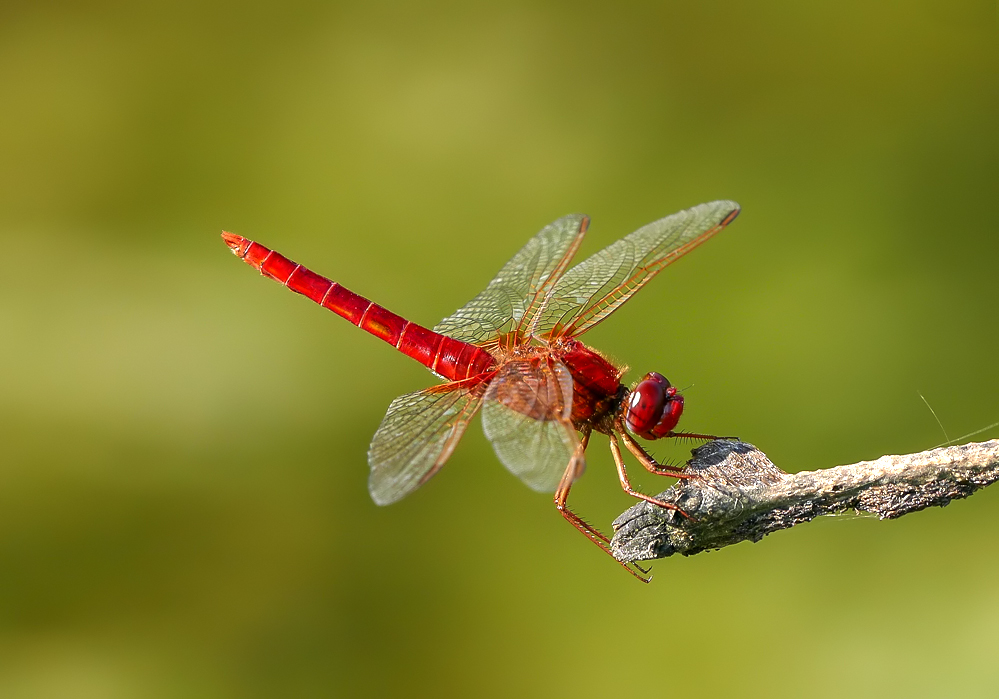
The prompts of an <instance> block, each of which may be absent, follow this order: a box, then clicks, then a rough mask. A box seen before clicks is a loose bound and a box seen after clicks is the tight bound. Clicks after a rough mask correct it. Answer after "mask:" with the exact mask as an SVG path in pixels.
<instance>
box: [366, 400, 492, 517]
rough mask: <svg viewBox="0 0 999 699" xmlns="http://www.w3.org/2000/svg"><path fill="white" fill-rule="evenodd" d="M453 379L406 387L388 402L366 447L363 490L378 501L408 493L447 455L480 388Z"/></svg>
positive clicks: (476, 402)
mask: <svg viewBox="0 0 999 699" xmlns="http://www.w3.org/2000/svg"><path fill="white" fill-rule="evenodd" d="M457 383H458V382H456V383H455V384H452V385H449V384H444V385H441V386H434V387H432V388H428V389H425V390H423V391H417V392H416V393H408V394H406V395H404V396H399V397H398V398H396V399H395V400H394V401H392V404H391V405H389V409H388V412H387V413H385V417H384V418H383V419H382V424H381V425H379V426H378V430H377V431H376V432H375V436H374V437H373V438H372V440H371V446H370V447H369V448H368V464H369V465H370V466H371V475H370V476H369V478H368V490H369V492H370V493H371V498H372V499H373V500H374V501H375V502H376V503H377V504H379V505H388V504H390V503H393V502H395V501H397V500H401V499H402V498H404V497H405V496H407V495H409V494H410V493H411V492H413V491H414V490H416V489H417V488H418V487H420V486H421V485H423V484H424V483H425V482H426V481H427V480H428V479H429V478H430V477H431V476H432V475H434V474H435V473H437V471H438V470H440V468H441V466H443V465H444V463H445V462H446V461H447V460H448V457H450V456H451V452H452V451H454V448H455V446H456V445H457V444H458V440H459V439H461V435H462V434H464V432H465V427H467V426H468V421H469V420H471V419H472V416H473V415H475V411H476V410H478V409H479V405H480V404H481V402H482V396H481V394H482V391H481V390H480V391H475V390H470V389H469V388H467V387H465V386H459V385H457ZM462 383H464V382H462Z"/></svg>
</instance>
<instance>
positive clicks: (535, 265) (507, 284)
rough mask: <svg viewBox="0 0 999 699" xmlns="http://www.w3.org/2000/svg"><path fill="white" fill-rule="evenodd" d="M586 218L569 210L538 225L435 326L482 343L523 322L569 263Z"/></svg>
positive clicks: (532, 314) (529, 319) (530, 317)
mask: <svg viewBox="0 0 999 699" xmlns="http://www.w3.org/2000/svg"><path fill="white" fill-rule="evenodd" d="M588 223H589V219H588V218H587V217H586V216H583V215H582V214H573V215H570V216H563V217H562V218H560V219H559V220H557V221H555V222H554V223H550V224H548V225H547V226H545V227H544V228H542V229H541V231H540V232H539V233H538V234H537V235H535V236H534V237H533V238H531V239H530V240H529V241H527V244H526V245H524V247H523V248H521V249H520V251H519V252H518V253H517V254H516V255H514V256H513V257H512V258H510V261H509V262H507V263H506V264H505V265H504V266H503V269H501V270H500V271H499V274H497V275H496V278H495V279H493V280H492V281H491V282H489V286H487V287H486V288H485V290H484V291H483V292H482V293H480V294H479V295H478V296H476V297H475V298H474V299H472V300H471V301H469V302H468V303H466V304H465V305H464V306H462V307H461V308H459V309H458V310H457V311H455V312H454V313H453V314H452V315H450V316H448V317H447V318H445V319H444V320H442V321H441V322H440V323H438V324H437V325H436V326H434V331H435V332H439V333H441V334H442V335H447V336H448V337H452V338H454V339H455V340H461V341H463V342H470V343H473V344H482V343H484V342H486V341H488V340H492V339H494V338H495V337H497V336H498V335H502V334H506V333H510V332H513V331H516V330H518V329H520V328H525V327H527V326H528V325H529V324H530V323H531V322H532V321H533V319H534V318H535V316H536V315H537V312H538V310H539V309H540V308H541V306H542V303H543V302H544V299H545V297H546V296H547V294H548V291H549V290H550V289H551V287H552V285H554V284H555V282H556V281H558V279H559V278H561V276H562V274H563V273H564V272H565V270H566V269H567V268H568V266H569V262H570V261H571V260H572V256H573V255H574V254H575V253H576V250H577V249H578V248H579V245H580V243H581V242H582V241H583V235H584V234H585V233H586V227H587V225H588Z"/></svg>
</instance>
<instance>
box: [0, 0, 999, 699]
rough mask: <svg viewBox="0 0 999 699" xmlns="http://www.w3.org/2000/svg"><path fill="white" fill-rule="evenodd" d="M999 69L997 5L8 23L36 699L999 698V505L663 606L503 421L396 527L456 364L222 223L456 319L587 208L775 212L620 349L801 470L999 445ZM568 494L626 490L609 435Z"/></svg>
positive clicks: (162, 11) (839, 543)
mask: <svg viewBox="0 0 999 699" xmlns="http://www.w3.org/2000/svg"><path fill="white" fill-rule="evenodd" d="M996 49H997V29H996V6H995V3H993V2H954V1H951V2H905V3H901V2H875V3H871V2H856V1H851V2H843V0H838V1H836V2H810V3H800V2H775V3H747V2H737V1H734V0H729V1H718V2H698V3H685V2H666V3H650V2H646V3H641V2H640V3H627V4H623V5H622V4H619V5H614V6H612V5H611V4H606V3H587V2H563V3H557V2H547V3H537V2H531V3H519V2H508V3H504V4H503V5H502V6H498V5H489V4H466V3H448V2H436V3H424V4H419V5H417V4H415V3H414V4H407V3H389V2H369V3H356V4H352V5H335V4H331V3H316V2H294V1H292V2H285V3H282V4H280V5H279V4H276V3H275V4H273V5H265V4H252V3H245V2H240V3H236V2H224V1H210V2H204V1H201V2H176V1H172V2H159V3H157V2H151V3H142V4H136V3H121V2H113V1H108V2H95V3H88V4H86V5H84V4H80V3H65V4H58V3H37V2H31V3H28V2H5V3H3V4H2V5H0V95H2V108H0V240H2V245H3V248H2V249H3V255H4V263H3V273H2V274H0V323H2V326H0V327H2V329H0V360H2V366H3V369H2V371H0V439H2V452H0V453H2V456H0V460H2V463H0V695H2V696H4V697H275V696H281V697H316V696H379V697H384V696H407V697H417V696H434V697H448V696H455V697H465V696H483V697H510V696H550V695H572V696H576V697H606V696H620V695H622V694H625V693H628V694H631V693H640V694H642V695H646V696H693V695H709V696H710V695H713V694H728V695H732V694H735V693H738V694H739V695H741V696H767V697H782V696H784V697H792V696H801V695H803V694H807V695H809V696H816V697H833V696H842V695H843V693H844V692H846V693H849V694H852V695H860V696H873V695H877V696H915V695H929V696H943V695H949V696H955V695H961V696H986V695H991V694H992V693H993V692H994V691H995V687H996V686H997V684H999V664H997V663H996V657H997V652H999V541H997V534H999V488H997V489H994V490H993V491H991V492H990V491H988V490H987V491H984V492H982V493H979V494H977V495H975V496H974V497H972V498H971V499H969V500H967V501H961V502H956V503H953V504H952V505H951V506H949V507H947V508H945V509H937V510H933V511H927V512H923V513H919V514H916V515H913V516H911V517H906V518H904V519H902V520H899V521H895V522H878V521H876V520H872V519H867V518H861V517H851V516H848V517H841V518H834V519H830V520H824V521H818V522H814V523H811V524H809V525H806V526H802V527H798V528H795V529H794V530H792V531H788V532H781V533H779V534H776V535H774V536H772V537H769V538H768V539H766V540H764V541H763V542H761V543H758V544H755V545H752V544H748V543H745V544H740V545H738V546H735V547H731V548H728V549H725V550H723V551H720V552H715V553H709V554H705V555H700V556H696V557H694V558H690V559H676V560H673V559H670V560H667V561H661V562H658V563H657V564H656V565H655V580H654V581H653V583H652V584H651V585H650V586H645V585H641V584H639V583H637V582H636V581H635V580H634V579H632V578H631V577H630V576H628V575H627V574H625V573H624V572H623V571H621V570H620V568H618V567H617V566H615V565H614V564H613V563H612V562H611V561H609V560H607V559H606V557H605V556H604V555H603V554H601V553H600V552H599V551H597V550H596V548H595V547H593V546H592V545H591V544H589V543H588V542H587V541H586V540H585V539H584V538H583V537H582V536H580V535H579V534H578V533H576V532H575V530H573V529H572V528H571V527H570V526H568V525H567V524H566V523H564V522H563V521H562V519H561V518H560V517H559V515H558V514H557V512H556V511H555V510H554V508H553V507H552V506H551V502H550V499H549V498H548V497H547V496H543V495H539V494H536V493H533V492H531V491H530V490H528V489H527V488H525V487H523V486H522V485H521V484H520V483H519V482H518V481H517V480H516V479H515V478H514V477H512V476H511V475H509V474H508V473H507V472H506V471H505V470H504V469H503V467H502V466H501V465H500V464H499V463H498V461H497V460H496V459H495V457H494V456H493V454H492V452H491V449H490V447H489V445H488V443H487V442H486V440H485V438H484V437H483V435H482V431H481V428H480V427H479V426H478V422H476V424H475V425H473V427H472V428H471V429H470V430H469V432H468V433H467V435H466V436H465V438H464V440H463V442H462V444H461V445H460V447H459V448H458V450H457V451H456V453H455V454H454V457H453V458H452V459H451V462H450V463H449V464H448V465H447V467H446V468H445V469H444V470H443V471H442V472H441V474H440V475H438V476H437V477H436V478H435V479H434V480H433V481H432V482H430V483H429V484H428V485H427V486H426V487H424V488H423V489H422V490H420V491H419V492H418V493H416V494H415V495H413V496H412V497H410V498H409V499H407V500H405V501H403V502H401V503H399V504H398V505H395V506H392V507H388V508H379V507H376V506H375V505H374V504H372V502H371V501H370V499H369V497H368V494H367V489H366V478H367V465H366V461H365V451H366V448H367V444H368V441H369V439H370V437H371V434H372V433H373V432H374V429H375V428H376V426H377V425H378V422H379V420H380V419H381V416H382V414H383V412H384V410H385V408H386V406H387V405H388V403H389V402H390V401H391V400H392V398H394V397H395V396H397V395H399V394H401V393H405V392H409V391H413V390H416V389H418V388H420V387H423V386H426V385H428V384H429V383H431V382H432V377H431V376H430V375H429V374H428V373H427V372H426V371H425V370H424V369H423V368H422V367H420V366H417V365H416V364H415V363H414V362H411V361H410V360H408V359H406V358H405V357H403V356H401V355H398V354H396V353H394V352H393V351H392V350H391V349H390V348H389V347H387V346H386V345H384V344H383V343H381V342H380V341H378V340H376V339H374V338H373V337H371V336H368V335H366V334H364V333H362V332H360V331H358V330H357V329H355V328H353V327H351V326H350V325H349V324H347V323H346V322H344V321H342V320H340V319H338V318H336V317H334V316H332V315H331V314H329V313H326V312H324V311H322V310H321V309H319V308H317V307H315V306H314V305H312V304H310V303H309V302H307V301H306V300H304V299H302V298H300V297H297V296H295V295H293V294H291V293H289V292H287V291H285V290H282V289H281V288H280V287H278V286H277V285H275V284H274V283H272V282H270V281H266V280H263V279H261V278H259V277H258V276H256V275H255V274H254V273H253V272H252V270H250V269H249V268H247V267H246V266H245V265H243V264H241V263H239V262H238V261H237V260H235V259H234V258H233V257H232V255H231V254H229V252H228V250H227V249H226V248H225V246H224V245H223V244H222V242H221V241H220V240H219V231H220V230H222V229H223V228H225V229H227V230H233V231H236V232H239V233H242V234H244V235H246V236H248V237H252V238H256V239H259V240H261V241H263V242H264V243H265V244H267V245H269V246H271V247H274V248H276V249H278V250H280V251H282V252H284V253H285V254H287V255H288V256H290V257H292V258H293V259H296V260H299V261H301V262H303V263H306V264H308V265H309V266H310V267H312V268H314V269H316V270H317V271H319V272H321V273H324V274H326V275H329V276H332V277H334V278H336V279H337V280H339V281H341V282H342V283H344V284H345V285H347V286H348V287H350V288H353V289H354V290H356V291H358V292H359V293H362V294H365V295H367V296H369V297H370V298H373V299H375V300H378V301H379V302H381V303H383V304H385V305H386V306H388V307H389V308H391V309H393V310H395V311H397V312H399V313H402V314H404V315H407V316H409V317H411V318H412V319H413V320H415V321H417V322H420V323H423V324H425V325H433V324H434V323H435V322H436V321H437V320H438V319H440V318H441V317H443V316H444V315H447V314H449V313H450V312H452V311H453V310H454V309H455V308H457V307H458V306H460V305H462V304H463V303H464V302H465V301H467V300H468V299H469V298H471V297H472V296H473V295H475V294H476V293H477V292H478V291H479V290H480V289H481V288H482V287H483V286H484V285H485V284H486V282H487V281H488V280H489V279H490V278H491V277H492V275H493V274H494V273H495V272H496V270H497V269H499V267H500V265H501V264H502V263H503V262H504V261H505V260H506V259H507V258H508V256H509V255H511V254H512V253H513V252H514V251H515V250H517V249H518V248H519V247H520V245H522V244H523V242H524V241H526V240H527V238H529V237H530V236H531V235H533V234H534V233H535V232H536V231H537V230H538V229H540V228H541V227H542V226H543V225H544V224H546V223H548V222H549V221H551V220H554V219H555V218H557V217H559V216H561V215H563V214H566V213H570V212H575V211H582V212H585V213H588V214H590V215H591V216H592V219H593V225H592V227H591V229H590V234H589V237H588V240H587V242H586V244H585V246H584V249H583V251H582V254H583V255H586V254H589V253H591V252H594V251H596V250H598V249H599V248H601V247H602V246H604V245H606V244H608V243H610V242H612V241H614V240H615V239H617V238H618V237H620V236H622V235H624V234H626V233H628V232H630V231H631V230H633V229H635V228H637V227H638V226H640V225H642V224H644V223H647V222H648V221H651V220H653V219H655V218H658V217H660V216H663V215H666V214H668V213H671V212H673V211H676V210H678V209H681V208H685V207H687V206H691V205H693V204H697V203H699V202H702V201H708V200H712V199H719V198H731V199H736V200H738V201H739V202H740V203H741V204H742V206H743V214H742V216H741V217H740V218H739V220H738V221H737V222H736V223H735V224H734V225H733V226H732V227H731V228H729V229H728V230H727V231H725V232H724V233H723V234H722V235H721V236H719V237H717V238H716V239H714V240H712V241H711V242H710V243H709V244H708V245H705V246H704V247H701V248H699V249H698V250H697V251H696V253H695V254H692V255H690V256H689V257H688V258H686V259H683V260H682V261H681V262H680V263H678V264H676V265H675V266H673V267H671V268H670V269H668V270H667V271H666V273H664V274H663V275H662V276H660V277H659V278H658V279H656V280H655V282H653V283H652V284H651V285H650V286H649V287H648V288H646V290H644V291H643V292H642V293H641V294H639V295H638V296H636V297H635V298H634V299H633V300H632V301H631V302H630V303H629V304H627V306H626V307H624V308H623V309H622V310H621V311H619V312H618V313H617V314H616V315H615V316H614V317H613V318H612V319H611V320H609V321H608V322H606V323H604V324H602V325H601V326H600V327H598V328H597V329H595V330H594V331H593V332H592V333H591V334H590V335H588V336H587V337H588V341H589V342H590V343H591V344H593V345H595V346H597V347H598V348H600V349H601V350H603V351H604V352H606V353H608V355H609V356H611V357H613V358H615V359H617V360H618V361H620V362H622V363H627V364H629V365H630V366H632V367H633V370H632V373H631V374H630V378H631V379H634V378H635V377H637V376H640V375H641V374H642V373H644V372H646V371H649V370H658V371H661V372H663V373H665V374H666V375H668V376H669V377H670V379H671V380H672V381H673V382H674V383H676V384H678V385H680V386H689V387H690V388H689V389H688V390H687V400H688V402H687V412H686V414H685V418H684V424H685V426H686V427H687V429H692V430H701V431H709V432H716V433H720V434H737V435H740V436H741V437H742V438H744V439H746V440H747V441H751V442H753V443H755V444H757V445H758V446H760V447H761V448H762V449H764V450H765V451H767V452H768V454H769V455H770V456H771V458H772V459H773V460H774V461H775V462H776V463H777V464H778V465H780V466H782V467H783V468H784V469H785V470H789V471H796V470H802V469H816V468H822V467H827V466H833V465H836V464H840V463H850V462H853V461H858V460H862V459H869V458H875V457H877V456H880V455H882V454H885V453H905V452H911V451H919V450H922V449H926V448H929V447H932V446H934V445H937V444H939V443H941V442H943V441H945V439H946V438H947V437H945V436H944V432H943V431H942V430H941V427H940V426H939V425H938V424H937V422H936V421H935V420H934V418H933V415H932V414H931V412H930V411H929V410H928V409H927V405H926V404H924V402H923V400H922V399H921V397H920V396H921V395H922V396H923V397H925V399H926V402H927V403H929V405H930V406H932V408H933V409H934V410H935V411H936V414H937V415H938V416H939V418H940V422H941V423H942V425H943V427H944V428H945V430H946V433H947V435H948V436H949V437H951V438H953V437H958V436H960V435H962V434H966V433H969V432H972V431H974V430H976V429H979V428H981V427H984V426H986V425H988V424H990V423H993V422H995V421H996V420H999V400H997V389H999V367H997V362H996V347H997V344H999V330H997V327H996V320H997V317H999V307H997V301H999V288H997V285H996V279H997V271H996V266H997V260H999V237H997V231H999V226H997V223H996V213H995V208H996V204H997V203H999V138H997V133H999V130H997V124H999V92H997V84H999V83H997V76H999V73H997V50H996ZM997 436H999V429H997V428H993V429H992V430H990V431H987V432H985V433H982V434H981V435H979V436H978V437H977V439H987V438H994V437H997ZM687 449H689V446H672V447H671V446H668V445H667V446H661V445H660V446H657V447H656V453H657V454H658V455H660V456H662V457H664V458H675V459H683V458H684V456H685V454H686V450H687ZM635 476H636V480H637V481H638V482H639V483H640V485H641V487H643V488H644V489H645V490H646V491H650V492H658V491H660V490H662V489H664V487H665V485H667V482H663V481H657V479H655V478H653V477H651V476H648V475H647V474H644V473H640V472H639V471H636V472H635ZM573 502H574V503H575V505H576V507H577V508H578V510H579V511H580V512H581V513H583V514H584V515H585V516H587V518H589V519H591V520H593V521H594V522H596V523H599V524H601V525H602V526H604V527H605V528H606V527H608V526H609V523H610V521H611V520H612V519H613V518H614V517H615V516H616V515H617V514H618V513H619V512H621V511H622V510H624V509H625V508H626V507H628V506H629V505H630V504H631V501H630V500H629V498H627V497H626V496H625V495H623V494H622V492H621V490H620V488H619V487H618V485H617V482H616V477H615V475H614V472H613V469H612V466H611V460H610V458H609V455H608V454H607V453H606V449H605V448H604V447H603V440H602V439H596V440H594V444H593V448H591V456H590V468H589V471H588V473H587V475H586V477H585V478H584V479H583V480H582V481H580V482H579V484H578V485H577V487H576V488H575V489H574V491H573Z"/></svg>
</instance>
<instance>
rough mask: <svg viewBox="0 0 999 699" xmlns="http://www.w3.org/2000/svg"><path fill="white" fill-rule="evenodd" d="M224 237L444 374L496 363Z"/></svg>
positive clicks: (278, 276) (254, 261)
mask: <svg viewBox="0 0 999 699" xmlns="http://www.w3.org/2000/svg"><path fill="white" fill-rule="evenodd" d="M222 239H223V240H225V243H226V245H228V246H229V247H230V248H231V249H232V251H233V253H235V255H236V256H237V257H240V258H242V259H243V261H244V262H246V263H247V264H248V265H250V266H251V267H253V268H254V269H258V270H260V273H261V274H263V275H264V276H265V277H270V278H271V279H273V280H275V281H277V282H280V283H281V284H283V285H285V286H286V287H288V288H289V289H291V290H292V291H294V292H296V293H298V294H302V295H303V296H305V297H307V298H310V299H312V300H313V301H315V302H316V303H318V304H319V305H320V306H323V307H325V308H328V309H329V310H331V311H333V312H334V313H336V314H337V315H339V316H342V317H343V318H346V319H347V320H349V321H350V322H351V323H353V324H354V325H356V326H357V327H359V328H361V329H362V330H367V331H368V332H369V333H371V334H372V335H374V336H375V337H378V338H381V339H382V340H385V342H387V343H389V344H390V345H392V346H393V347H395V348H396V349H397V350H399V351H400V352H402V353H403V354H405V355H407V356H409V357H412V358H413V359H415V360H416V361H418V362H419V363H420V364H423V365H424V366H426V367H428V368H430V370H431V371H433V372H435V373H437V374H439V375H440V376H443V377H444V378H445V379H448V380H450V381H460V380H461V379H466V378H469V377H472V376H475V375H476V374H481V373H482V372H484V371H486V370H488V369H489V368H490V367H491V366H492V365H493V363H494V360H493V357H492V355H490V354H489V353H488V352H486V351H485V350H484V349H482V348H480V347H476V346H475V345H471V344H468V343H467V342H461V341H460V340H455V339H453V338H450V337H447V336H445V335H441V334H439V333H435V332H434V331H433V330H428V329H427V328H424V327H422V326H419V325H417V324H416V323H411V322H410V321H408V320H406V319H405V318H403V317H402V316H398V315H396V314H395V313H392V312H391V311H389V310H386V309H385V308H383V307H382V306H379V305H378V304H377V303H374V302H372V301H368V299H366V298H364V297H363V296H359V295H358V294H355V293H354V292H353V291H350V290H349V289H346V288H344V287H343V286H341V285H340V284H338V283H337V282H334V281H332V280H330V279H327V278H326V277H323V276H320V275H318V274H316V273H315V272H312V271H311V270H308V269H306V268H305V267H303V266H302V265H300V264H298V263H296V262H293V261H291V260H289V259H288V258H287V257H285V256H284V255H282V254H280V253H278V252H274V251H273V250H271V249H269V248H266V247H264V246H263V245H261V244H260V243H256V242H254V241H252V240H247V239H246V238H244V237H243V236H240V235H235V234H234V233H223V234H222Z"/></svg>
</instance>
